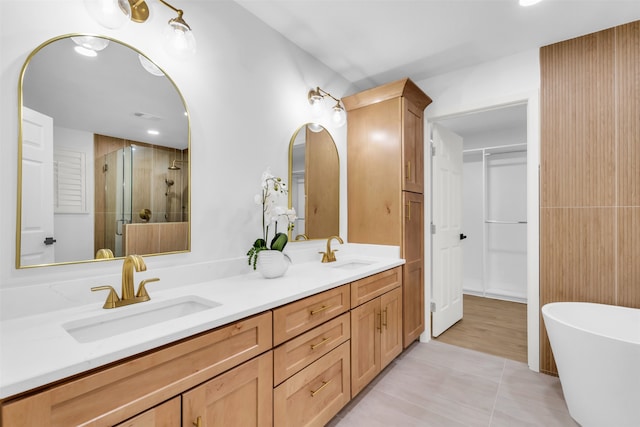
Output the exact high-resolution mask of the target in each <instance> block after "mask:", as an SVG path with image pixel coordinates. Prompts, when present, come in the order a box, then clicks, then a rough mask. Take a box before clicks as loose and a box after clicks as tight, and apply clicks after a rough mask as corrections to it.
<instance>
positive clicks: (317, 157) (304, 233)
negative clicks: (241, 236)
mask: <svg viewBox="0 0 640 427" xmlns="http://www.w3.org/2000/svg"><path fill="white" fill-rule="evenodd" d="M311 128H315V129H319V130H318V131H316V132H314V131H312V130H311ZM303 135H304V170H303V171H302V172H300V171H294V167H295V164H294V163H296V161H295V159H296V153H295V151H297V150H295V146H301V145H302V143H300V142H299V143H296V141H297V140H298V138H299V137H301V136H303ZM310 140H311V141H312V144H309V141H310ZM297 172H300V173H303V174H304V190H305V191H304V194H305V196H306V197H305V209H304V211H301V210H300V211H299V209H298V208H297V209H296V214H297V215H298V216H299V217H301V216H302V220H303V221H304V224H305V227H304V230H300V228H301V227H300V221H301V220H300V219H299V220H297V221H296V223H295V227H294V229H293V230H292V231H291V230H290V231H289V241H292V242H295V241H296V240H313V239H326V238H328V237H330V236H336V235H339V234H340V158H339V156H338V148H337V147H336V144H335V141H334V140H333V137H332V136H331V134H330V133H329V131H328V130H327V129H325V128H324V127H322V126H321V125H318V124H315V123H305V124H303V125H302V126H300V127H299V128H298V129H297V130H296V131H295V132H294V133H293V136H292V137H291V140H290V141H289V181H288V184H289V208H290V209H291V208H292V207H296V206H294V205H295V203H294V197H295V196H294V192H296V191H297V188H298V186H297V184H296V183H295V182H294V174H296V173H297ZM293 236H295V237H293Z"/></svg>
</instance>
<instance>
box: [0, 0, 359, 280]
mask: <svg viewBox="0 0 640 427" xmlns="http://www.w3.org/2000/svg"><path fill="white" fill-rule="evenodd" d="M149 5H150V7H152V8H153V10H152V13H153V14H152V19H151V20H150V21H149V22H147V23H145V24H134V23H130V24H128V26H127V27H126V28H124V29H122V30H107V29H104V28H102V27H100V26H99V25H98V24H96V23H95V22H94V21H92V20H91V19H90V17H89V15H88V14H87V12H86V11H85V9H84V7H83V5H82V2H81V1H79V0H74V1H70V0H47V1H33V0H28V1H26V0H2V2H0V16H1V18H0V19H1V20H2V21H1V25H0V51H1V52H2V55H1V57H0V69H1V70H2V77H1V79H0V140H1V141H2V143H1V144H0V157H1V158H2V159H3V167H2V168H0V179H1V180H2V182H3V188H4V190H5V191H4V192H3V202H2V209H1V210H0V234H1V235H2V237H3V238H2V239H0V288H2V289H8V288H12V287H24V286H35V285H45V284H47V283H51V282H54V281H57V282H60V281H65V280H68V281H82V280H84V278H90V277H94V276H96V275H105V274H106V275H109V274H117V273H118V272H119V269H120V267H121V263H118V262H108V263H97V264H96V263H91V264H80V265H63V266H52V267H43V268H32V269H23V270H17V269H16V268H15V267H14V265H15V238H14V237H15V234H16V231H15V223H16V218H15V213H16V190H17V181H16V175H17V154H18V153H17V145H18V142H17V141H18V126H17V121H18V118H17V105H18V99H17V87H18V80H19V76H20V70H21V67H22V65H23V64H24V62H25V60H26V59H27V56H28V55H29V53H30V52H31V51H32V50H33V49H34V48H36V47H37V46H38V45H39V44H41V43H43V42H44V41H46V40H48V39H50V38H52V37H54V36H58V35H61V34H69V33H92V34H100V35H106V36H110V37H113V38H116V39H119V40H121V41H123V42H124V43H127V44H129V45H132V46H135V47H136V48H138V49H140V50H141V51H143V52H144V53H146V54H147V56H149V57H150V58H151V59H153V60H155V61H156V62H157V63H158V65H160V67H162V68H163V69H164V70H165V71H166V72H167V74H168V75H169V76H171V78H172V79H173V80H174V81H175V82H176V84H177V86H178V87H179V88H180V90H181V92H182V94H183V96H184V98H185V99H186V102H187V106H188V109H189V112H190V115H191V147H192V164H191V167H192V172H191V191H192V216H191V221H192V223H191V224H192V243H191V252H190V253H187V254H176V255H167V256H161V257H150V258H149V259H148V260H147V267H148V270H150V271H153V269H154V268H158V267H166V266H178V265H189V264H198V263H204V262H209V261H215V260H221V259H228V258H232V259H244V258H245V254H246V252H247V250H248V249H249V247H250V246H251V244H252V243H253V241H254V240H255V239H256V238H257V236H258V235H259V234H260V230H261V228H260V227H261V223H260V221H259V215H260V212H259V209H257V207H256V205H255V204H254V201H253V196H254V194H256V193H257V192H258V190H259V185H260V177H261V174H262V172H263V171H264V170H265V169H266V168H267V167H268V166H270V167H271V170H272V172H273V173H274V174H276V175H279V176H282V177H286V176H287V167H288V161H287V156H288V144H289V139H290V138H291V136H292V134H293V133H294V131H295V130H296V129H297V128H298V127H299V126H300V125H301V124H303V123H305V122H308V121H311V118H312V116H311V112H310V109H309V108H308V103H307V99H306V97H307V92H308V90H309V89H310V88H312V87H315V86H320V87H322V88H323V89H325V90H328V91H329V92H331V93H332V94H334V95H335V96H338V97H341V96H343V95H346V94H348V93H350V92H351V90H349V89H348V88H349V84H348V82H346V81H345V80H344V79H343V78H342V77H340V76H338V75H337V74H336V73H335V72H333V71H332V70H330V69H328V68H327V67H326V66H324V65H323V64H322V63H320V62H319V61H318V60H316V59H315V58H313V57H311V56H310V55H308V54H307V53H306V52H303V51H302V50H300V49H299V48H298V47H297V46H295V45H293V44H292V43H290V42H288V41H287V40H285V39H284V38H283V37H282V36H281V35H279V34H278V33H276V32H275V31H273V30H271V29H270V28H268V27H267V26H266V25H264V24H263V23H262V22H261V21H259V20H258V19H256V18H255V17H253V15H250V14H249V13H248V12H246V11H245V10H244V9H242V8H241V7H240V6H238V5H237V4H236V3H234V2H233V1H230V0H218V1H207V2H204V1H202V2H185V4H184V5H181V6H182V7H184V19H185V20H186V21H187V22H188V23H189V25H190V26H191V27H192V28H193V30H194V33H195V35H196V38H197V42H198V53H197V55H196V57H195V58H193V59H192V60H190V61H188V62H179V61H177V60H175V59H173V58H171V57H169V56H168V55H167V54H165V53H164V51H163V50H162V48H161V47H160V45H159V42H160V41H161V40H162V27H163V26H164V23H165V22H167V21H168V19H169V18H170V17H171V16H172V15H171V14H172V13H171V11H170V10H169V9H167V8H166V7H163V6H161V5H160V3H159V2H153V1H152V2H150V3H149ZM320 122H321V124H323V125H324V126H325V127H326V128H327V129H328V130H329V131H330V132H331V134H332V135H333V138H334V140H335V142H336V145H337V147H338V153H339V155H340V159H341V181H342V182H341V187H342V188H346V163H345V159H346V143H345V140H346V128H345V127H343V128H340V129H335V128H334V127H333V126H332V125H331V123H330V122H329V116H328V115H327V116H326V117H323V118H322V119H320ZM341 206H342V209H341V210H342V212H341V234H342V235H346V191H342V192H341ZM247 268H248V267H247ZM87 283H88V282H87ZM89 286H90V285H89V284H87V288H88V287H89Z"/></svg>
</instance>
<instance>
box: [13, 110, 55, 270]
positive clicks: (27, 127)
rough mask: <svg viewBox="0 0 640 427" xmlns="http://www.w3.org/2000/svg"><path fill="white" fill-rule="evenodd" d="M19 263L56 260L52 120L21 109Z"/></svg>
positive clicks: (34, 263)
mask: <svg viewBox="0 0 640 427" xmlns="http://www.w3.org/2000/svg"><path fill="white" fill-rule="evenodd" d="M21 212H22V215H21V224H20V225H21V226H20V265H21V266H25V265H37V264H50V263H52V262H54V261H55V251H54V245H53V242H52V241H51V240H49V243H45V240H47V238H48V237H50V238H52V239H53V237H54V234H53V119H52V118H51V117H48V116H45V115H44V114H40V113H38V112H37V111H33V110H30V109H29V108H26V107H24V108H23V109H22V210H21Z"/></svg>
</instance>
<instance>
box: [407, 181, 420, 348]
mask: <svg viewBox="0 0 640 427" xmlns="http://www.w3.org/2000/svg"><path fill="white" fill-rule="evenodd" d="M403 198H404V200H403V201H404V203H403V206H404V222H403V234H404V239H403V244H402V246H401V252H402V253H401V256H402V257H403V258H404V259H405V260H406V264H405V265H404V266H403V277H402V279H403V280H402V282H403V296H402V301H403V307H402V311H403V343H404V347H405V348H406V347H408V346H409V345H410V344H411V343H412V342H413V341H415V340H416V339H418V337H420V334H421V333H422V332H424V330H425V314H424V313H425V311H424V310H425V308H424V234H423V233H424V216H423V215H424V206H423V205H424V203H423V201H424V196H423V195H422V194H417V193H410V192H407V191H405V192H403Z"/></svg>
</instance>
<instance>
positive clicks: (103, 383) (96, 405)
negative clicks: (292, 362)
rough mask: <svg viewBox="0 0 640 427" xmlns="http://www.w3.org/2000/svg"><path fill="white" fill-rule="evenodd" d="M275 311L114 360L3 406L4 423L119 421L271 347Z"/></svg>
mask: <svg viewBox="0 0 640 427" xmlns="http://www.w3.org/2000/svg"><path fill="white" fill-rule="evenodd" d="M271 326H272V320H271V312H266V313H263V314H259V315H256V316H253V317H249V318H246V319H243V320H240V321H238V322H235V323H232V324H230V325H228V326H223V327H220V328H219V329H215V330H213V331H210V332H206V333H203V334H201V335H198V336H196V337H193V338H187V339H185V340H183V341H180V342H178V343H176V344H170V345H168V346H166V347H162V348H160V349H158V350H154V351H150V352H148V353H144V354H143V355H140V356H135V357H132V358H130V359H128V360H126V361H124V362H119V363H115V364H112V365H111V366H109V367H106V368H101V369H98V370H95V371H93V372H92V373H89V374H86V375H84V376H81V377H79V378H75V379H73V380H70V381H67V382H65V383H62V384H60V385H56V386H53V387H50V388H48V389H45V390H43V391H41V392H38V393H36V394H33V395H31V396H27V397H24V398H19V399H16V400H14V401H11V402H7V403H4V404H3V406H2V419H1V420H0V425H3V426H10V425H11V426H12V425H29V426H36V425H37V426H38V427H49V426H61V427H67V426H75V425H84V426H89V425H91V426H94V425H95V426H98V425H114V424H117V423H119V422H122V421H124V420H126V419H128V418H130V417H132V416H134V415H137V414H139V413H141V412H143V411H145V410H147V409H149V408H151V407H153V406H155V405H158V404H159V403H161V402H164V401H166V400H167V399H170V398H172V397H174V396H177V395H178V394H180V393H182V392H184V391H185V390H188V389H190V388H192V387H194V386H196V385H198V384H200V383H202V382H204V381H206V380H208V379H210V378H212V377H214V376H216V375H218V374H220V373H222V372H224V371H226V370H228V369H230V368H233V367H234V366H236V365H239V364H240V363H242V362H244V361H246V360H249V359H251V358H252V357H254V356H257V355H259V354H260V353H263V352H265V351H267V350H270V349H271V334H272V330H271Z"/></svg>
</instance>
